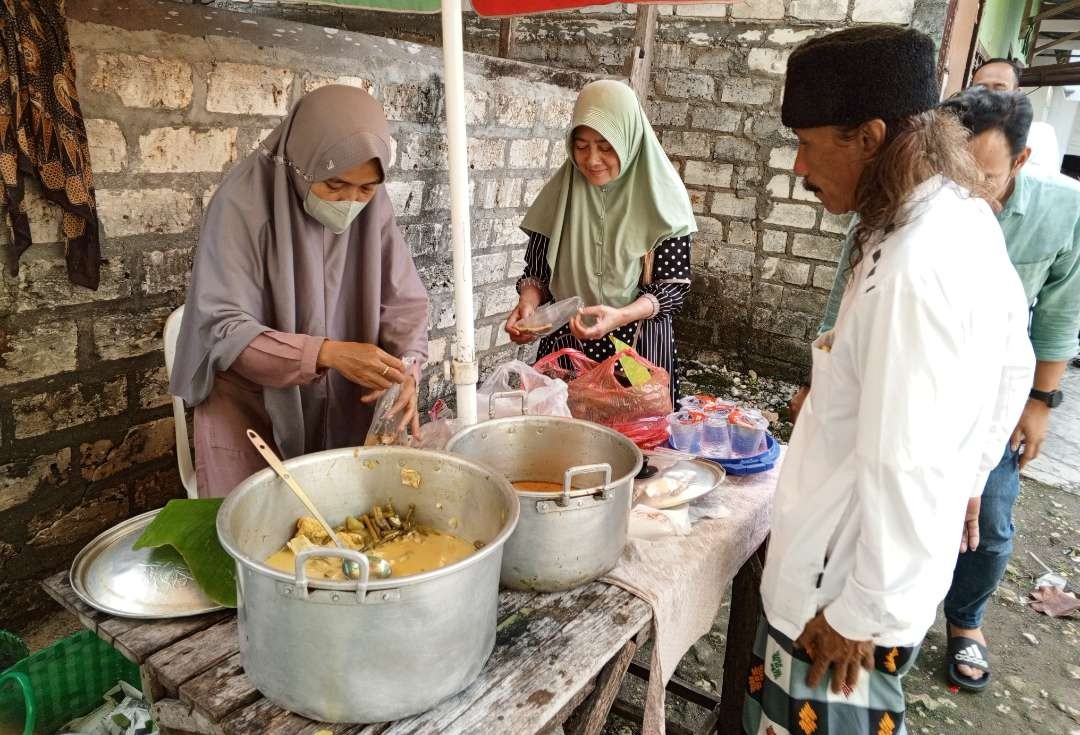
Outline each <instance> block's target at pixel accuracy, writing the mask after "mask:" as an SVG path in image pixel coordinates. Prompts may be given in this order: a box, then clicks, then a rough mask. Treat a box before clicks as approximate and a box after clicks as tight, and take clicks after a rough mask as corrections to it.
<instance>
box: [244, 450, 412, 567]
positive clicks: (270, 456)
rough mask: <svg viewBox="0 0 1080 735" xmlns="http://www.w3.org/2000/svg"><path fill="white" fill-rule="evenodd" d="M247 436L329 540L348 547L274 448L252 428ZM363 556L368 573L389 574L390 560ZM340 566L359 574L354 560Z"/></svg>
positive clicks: (371, 555) (346, 561) (339, 545)
mask: <svg viewBox="0 0 1080 735" xmlns="http://www.w3.org/2000/svg"><path fill="white" fill-rule="evenodd" d="M247 438H248V440H249V441H250V442H251V443H252V444H253V445H255V449H257V450H258V452H259V454H261V455H262V458H263V459H265V460H266V463H267V464H268V465H270V467H271V468H273V470H274V472H276V473H277V476H278V477H280V478H281V479H282V480H284V481H285V484H286V485H288V487H289V489H290V490H292V491H293V494H294V495H296V497H297V498H299V499H300V502H301V503H303V504H304V507H305V508H307V509H308V513H310V514H311V515H312V517H313V518H315V520H316V521H318V522H319V525H320V526H322V527H323V531H325V532H326V535H327V536H329V537H330V540H331V541H333V542H334V544H335V545H336V546H337V547H338V548H339V549H348V548H349V547H348V546H346V545H345V544H343V543H341V539H339V538H338V535H337V534H336V533H334V529H333V528H331V527H330V524H329V523H327V522H326V519H325V518H323V514H322V513H320V512H319V509H318V508H316V507H315V504H314V503H312V502H311V499H310V498H309V497H308V496H307V493H305V492H304V489H303V488H302V487H300V483H298V482H297V481H296V478H295V477H293V476H292V473H291V472H289V471H288V470H287V469H285V465H283V464H282V463H281V460H280V459H278V456H277V455H276V454H274V450H273V449H271V448H270V445H269V444H267V443H266V442H265V441H263V438H262V437H261V436H259V435H258V434H257V433H256V432H255V431H253V430H252V429H248V430H247ZM365 556H367V559H368V564H369V566H370V570H371V571H370V574H371V575H372V576H374V577H378V578H380V579H386V578H387V577H389V576H390V572H391V569H390V562H388V561H386V559H383V558H382V557H380V556H376V555H375V554H365ZM341 568H342V569H343V570H344V572H345V576H346V577H349V578H351V579H357V578H358V577H359V576H360V567H359V565H358V564H357V563H356V562H354V561H349V560H348V559H342V560H341Z"/></svg>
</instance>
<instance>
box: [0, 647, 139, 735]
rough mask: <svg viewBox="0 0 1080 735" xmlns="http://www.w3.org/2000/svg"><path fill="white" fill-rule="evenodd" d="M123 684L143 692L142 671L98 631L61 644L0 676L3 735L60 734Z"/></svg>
mask: <svg viewBox="0 0 1080 735" xmlns="http://www.w3.org/2000/svg"><path fill="white" fill-rule="evenodd" d="M121 679H123V680H124V681H126V682H127V683H128V684H131V685H132V686H134V687H135V688H136V689H138V688H140V681H139V667H138V666H137V665H136V664H134V663H132V662H131V661H128V660H127V659H126V658H124V657H123V656H122V655H121V654H120V653H118V652H117V651H115V650H114V649H113V648H112V647H111V646H109V644H107V643H105V642H104V641H103V640H101V639H100V638H98V637H97V635H95V634H94V632H93V631H89V630H84V631H80V632H78V633H76V634H75V635H73V636H69V637H67V638H64V639H63V640H60V641H57V642H56V643H54V644H53V645H51V646H49V647H48V648H45V649H43V650H41V651H38V652H37V653H35V654H34V655H32V656H28V657H26V658H24V659H23V660H22V661H20V662H19V663H17V664H15V665H14V666H12V667H11V668H10V669H8V670H7V671H5V672H4V673H3V674H0V732H18V731H19V730H18V727H19V725H20V724H21V725H22V732H23V733H24V735H31V733H48V734H51V733H54V732H56V730H57V729H58V728H59V727H60V726H61V725H63V724H64V723H65V722H68V721H69V720H72V719H74V718H76V717H81V716H82V715H85V714H86V713H87V712H90V711H91V710H93V709H95V708H96V707H98V706H99V705H101V703H102V697H103V696H104V695H105V692H107V691H109V690H110V689H111V688H112V687H113V686H115V685H116V682H117V681H119V680H121Z"/></svg>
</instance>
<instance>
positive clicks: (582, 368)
mask: <svg viewBox="0 0 1080 735" xmlns="http://www.w3.org/2000/svg"><path fill="white" fill-rule="evenodd" d="M598 364H599V363H597V362H596V361H595V360H593V359H592V358H589V357H586V356H585V353H584V352H582V351H581V350H575V349H573V348H570V347H567V348H565V349H561V350H558V351H557V352H552V353H551V354H550V355H545V356H544V357H541V358H540V359H539V360H537V361H536V362H535V363H533V370H535V371H537V372H538V373H542V374H544V375H546V376H548V377H549V378H557V379H559V380H562V381H564V382H566V383H569V382H571V381H572V380H575V379H576V378H577V377H578V376H580V375H581V374H582V373H587V372H588V371H590V370H592V369H593V368H595V367H596V366H597V365H598ZM567 365H569V366H570V367H569V368H567V367H566V366H567Z"/></svg>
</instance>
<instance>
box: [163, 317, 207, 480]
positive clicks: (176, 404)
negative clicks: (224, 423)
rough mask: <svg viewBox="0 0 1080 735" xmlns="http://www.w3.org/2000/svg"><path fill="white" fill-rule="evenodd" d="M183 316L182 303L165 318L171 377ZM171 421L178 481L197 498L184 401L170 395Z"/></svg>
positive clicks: (167, 358) (167, 362)
mask: <svg viewBox="0 0 1080 735" xmlns="http://www.w3.org/2000/svg"><path fill="white" fill-rule="evenodd" d="M183 318H184V305H183V304H181V305H180V306H179V307H178V308H177V309H176V311H174V312H173V313H172V314H169V318H168V319H166V320H165V374H166V375H168V376H169V378H172V366H173V360H174V358H175V357H176V341H177V339H179V337H180V322H181V321H183ZM172 408H173V423H174V424H175V425H176V463H177V464H178V465H179V466H180V482H182V483H183V484H184V489H185V490H187V494H188V497H189V498H197V497H198V496H199V495H198V486H197V485H196V483H195V465H194V464H193V463H192V461H191V445H190V444H188V430H187V415H186V413H185V412H184V401H183V399H181V398H177V397H176V396H173V397H172Z"/></svg>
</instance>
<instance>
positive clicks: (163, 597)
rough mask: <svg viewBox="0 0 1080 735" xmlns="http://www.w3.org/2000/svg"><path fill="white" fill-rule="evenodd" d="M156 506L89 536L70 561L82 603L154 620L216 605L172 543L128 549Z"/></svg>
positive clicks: (199, 611) (210, 609)
mask: <svg viewBox="0 0 1080 735" xmlns="http://www.w3.org/2000/svg"><path fill="white" fill-rule="evenodd" d="M159 511H160V509H159V510H152V511H150V512H148V513H143V514H142V515H138V516H135V517H134V518H129V519H128V520H126V521H124V522H122V523H119V524H117V525H116V526H113V527H112V528H110V529H109V530H108V531H105V532H104V533H102V534H101V535H100V536H98V537H97V538H95V539H94V540H93V541H91V542H90V543H89V544H87V545H86V547H85V548H83V550H82V551H80V552H79V554H78V555H77V556H76V557H75V561H74V562H73V563H72V565H71V573H70V579H71V587H72V589H74V590H75V592H76V594H78V595H79V597H80V598H82V600H83V602H85V603H86V604H87V605H90V606H91V607H93V608H95V609H97V610H100V611H102V612H105V613H108V614H110V615H116V616H118V617H125V618H142V619H160V618H181V617H187V616H189V615H202V614H203V613H208V612H213V611H214V610H220V609H222V607H221V605H218V604H217V603H215V602H214V601H212V600H211V599H210V598H208V597H207V596H206V595H205V594H204V593H203V591H202V590H201V589H200V588H199V586H198V585H197V584H196V583H195V579H194V578H193V577H192V576H191V572H190V571H189V570H188V568H187V565H186V564H184V561H183V559H182V558H181V557H180V555H179V554H178V553H177V552H176V551H175V550H173V549H172V547H164V548H159V549H139V550H138V551H136V550H133V549H132V548H131V546H132V544H134V543H135V541H136V540H137V539H138V538H139V536H140V535H141V534H142V532H143V530H144V529H145V528H146V527H147V525H149V524H150V521H152V520H154V516H156V515H157V514H158V512H159Z"/></svg>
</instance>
